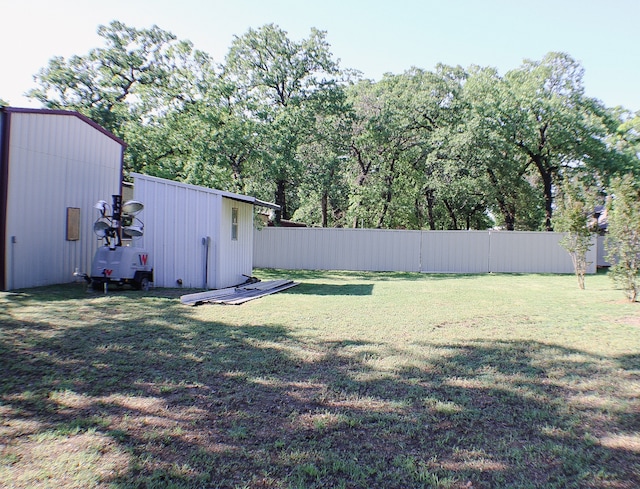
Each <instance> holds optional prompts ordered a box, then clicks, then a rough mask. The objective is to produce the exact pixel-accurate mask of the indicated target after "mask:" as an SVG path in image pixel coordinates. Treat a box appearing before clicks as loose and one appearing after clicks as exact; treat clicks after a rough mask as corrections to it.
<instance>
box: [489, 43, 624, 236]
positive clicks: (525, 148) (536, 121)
mask: <svg viewBox="0 0 640 489" xmlns="http://www.w3.org/2000/svg"><path fill="white" fill-rule="evenodd" d="M582 77H583V69H582V67H581V66H580V64H579V63H577V62H576V61H574V60H573V59H572V58H571V57H570V56H568V55H566V54H563V53H549V54H548V55H547V56H545V58H544V59H543V60H542V61H539V62H534V61H526V62H525V63H524V64H523V65H522V67H520V68H519V69H516V70H512V71H510V72H508V73H507V74H506V75H505V77H504V79H503V83H502V84H501V86H500V91H501V95H500V97H501V101H502V109H501V110H500V112H498V113H496V120H497V121H498V122H499V123H498V124H496V126H495V127H496V130H498V131H499V132H500V134H501V137H502V138H504V140H505V141H508V142H509V144H510V145H511V146H512V147H513V148H514V149H515V150H517V152H518V154H519V155H521V157H522V158H524V160H525V161H526V162H527V164H528V165H529V166H530V167H532V168H533V169H534V170H535V171H536V172H537V174H538V175H539V178H540V181H541V186H542V194H543V196H544V209H545V222H544V227H545V229H546V230H548V231H551V230H552V229H553V226H552V217H553V208H554V203H553V201H554V189H555V188H556V186H558V185H560V184H561V183H562V178H563V177H564V175H565V174H571V173H572V172H574V171H582V170H583V169H585V168H587V169H588V168H589V167H591V168H600V167H602V166H605V167H606V165H607V164H608V163H609V161H610V160H611V156H612V154H613V153H612V152H611V151H610V148H609V147H608V146H607V144H606V137H607V135H608V133H609V129H610V127H609V123H610V120H609V118H608V115H609V114H608V113H607V111H606V110H605V108H604V107H603V106H602V104H601V103H600V102H599V101H597V100H594V99H590V98H588V97H586V96H585V95H584V88H583V85H582ZM527 168H529V167H527Z"/></svg>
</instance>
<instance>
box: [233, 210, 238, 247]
mask: <svg viewBox="0 0 640 489" xmlns="http://www.w3.org/2000/svg"><path fill="white" fill-rule="evenodd" d="M231 239H232V240H233V241H237V240H238V208H237V207H234V208H232V209H231Z"/></svg>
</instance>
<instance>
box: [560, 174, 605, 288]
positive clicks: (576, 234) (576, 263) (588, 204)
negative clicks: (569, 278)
mask: <svg viewBox="0 0 640 489" xmlns="http://www.w3.org/2000/svg"><path fill="white" fill-rule="evenodd" d="M562 190H563V191H562V193H561V197H560V198H559V199H557V204H558V209H557V211H556V217H555V218H554V225H555V226H554V227H555V229H556V230H557V231H563V232H565V236H564V237H563V238H562V239H561V240H560V245H561V246H562V247H563V248H564V249H565V250H567V252H568V253H569V255H571V261H572V262H573V269H574V271H575V274H576V277H577V279H578V286H579V287H580V288H581V289H584V288H585V275H586V273H587V268H588V266H589V265H590V263H589V262H588V261H587V253H588V252H589V250H590V249H591V247H592V246H593V245H594V240H593V237H594V235H593V229H591V228H590V221H591V220H592V215H593V212H594V209H595V203H594V201H593V199H590V198H589V195H588V193H587V191H586V190H585V188H584V187H582V186H581V185H579V184H577V183H575V182H569V181H566V182H565V184H564V186H563V188H562Z"/></svg>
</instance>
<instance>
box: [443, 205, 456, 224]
mask: <svg viewBox="0 0 640 489" xmlns="http://www.w3.org/2000/svg"><path fill="white" fill-rule="evenodd" d="M443 202H444V206H445V207H446V208H447V211H448V212H449V217H450V218H451V226H450V227H449V229H451V230H455V229H458V220H457V219H456V213H455V212H453V207H451V204H449V202H447V200H446V199H444V201H443Z"/></svg>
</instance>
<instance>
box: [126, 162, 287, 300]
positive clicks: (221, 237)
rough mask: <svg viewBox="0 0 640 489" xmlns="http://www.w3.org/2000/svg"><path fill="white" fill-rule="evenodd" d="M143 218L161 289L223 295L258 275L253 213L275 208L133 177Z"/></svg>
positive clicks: (140, 241) (138, 241)
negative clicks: (215, 291) (223, 291)
mask: <svg viewBox="0 0 640 489" xmlns="http://www.w3.org/2000/svg"><path fill="white" fill-rule="evenodd" d="M131 176H132V177H133V197H134V199H135V200H137V201H140V202H142V203H143V204H144V210H143V211H142V212H141V213H140V214H138V216H137V217H138V218H139V219H140V220H141V221H142V222H143V223H144V235H143V236H141V237H140V238H135V239H134V240H133V241H134V242H133V246H141V247H144V248H145V249H146V250H147V251H148V252H149V255H150V257H151V260H152V261H153V269H154V285H155V286H156V287H177V286H182V287H188V288H203V289H222V288H226V287H233V286H235V285H239V284H241V283H243V282H245V281H246V280H247V279H248V277H250V276H251V274H252V272H253V232H254V207H256V206H258V207H266V208H271V209H278V208H279V207H278V206H277V205H276V204H271V203H268V202H263V201H260V200H258V199H256V198H254V197H249V196H246V195H240V194H234V193H231V192H224V191H221V190H215V189H211V188H206V187H200V186H196V185H190V184H186V183H180V182H174V181H172V180H165V179H163V178H157V177H151V176H148V175H142V174H139V173H132V174H131Z"/></svg>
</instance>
